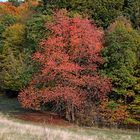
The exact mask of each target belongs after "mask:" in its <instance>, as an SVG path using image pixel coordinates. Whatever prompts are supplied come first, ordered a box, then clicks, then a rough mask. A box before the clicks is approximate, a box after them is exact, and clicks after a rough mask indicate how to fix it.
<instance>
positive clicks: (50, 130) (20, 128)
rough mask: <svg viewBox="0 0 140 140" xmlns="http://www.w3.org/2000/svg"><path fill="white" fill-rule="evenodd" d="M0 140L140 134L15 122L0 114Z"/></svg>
mask: <svg viewBox="0 0 140 140" xmlns="http://www.w3.org/2000/svg"><path fill="white" fill-rule="evenodd" d="M0 140H140V134H138V133H135V134H134V133H133V134H131V133H129V134H121V133H115V132H113V131H111V132H109V131H105V130H86V129H80V128H73V129H64V128H58V127H56V128H54V127H49V126H45V125H44V126H42V125H35V124H27V123H25V122H16V121H15V120H11V119H8V118H7V117H5V116H3V115H2V114H0Z"/></svg>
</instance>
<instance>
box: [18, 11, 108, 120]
mask: <svg viewBox="0 0 140 140" xmlns="http://www.w3.org/2000/svg"><path fill="white" fill-rule="evenodd" d="M46 27H47V28H48V29H49V30H50V32H51V33H50V36H49V37H48V38H47V39H44V40H42V41H41V42H40V49H39V50H38V51H37V52H35V53H34V54H33V59H34V60H36V61H38V62H39V63H40V71H39V72H38V73H37V74H35V76H34V77H33V80H32V81H31V82H30V84H29V86H28V87H27V88H25V89H23V91H21V93H20V95H19V101H20V103H21V104H22V106H23V107H25V108H32V109H41V105H43V104H46V103H50V102H51V103H52V104H53V106H54V107H55V109H58V108H59V109H60V110H61V113H63V114H64V115H65V117H66V119H68V120H69V121H74V120H75V112H76V111H77V109H80V108H81V107H82V105H84V104H85V103H88V102H95V101H96V100H99V99H102V98H103V97H104V96H106V93H107V92H109V91H110V88H111V86H110V82H109V80H108V78H105V77H100V76H99V75H98V73H97V66H98V64H102V62H103V61H102V58H101V57H100V55H99V53H100V50H101V48H102V41H101V40H102V35H103V33H102V31H100V30H98V29H97V28H96V26H95V25H93V24H91V23H90V21H89V20H88V19H81V18H80V17H79V16H76V17H74V18H70V17H69V16H68V13H67V12H66V11H64V10H61V11H57V12H56V13H54V15H53V22H52V23H46Z"/></svg>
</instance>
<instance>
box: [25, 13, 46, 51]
mask: <svg viewBox="0 0 140 140" xmlns="http://www.w3.org/2000/svg"><path fill="white" fill-rule="evenodd" d="M45 19H46V18H45V16H43V15H36V16H34V17H32V18H31V19H30V20H29V21H27V23H26V34H27V38H26V43H27V46H28V49H30V50H31V51H34V50H35V49H36V48H37V45H38V42H39V40H40V39H42V38H43V37H44V32H45V27H44V23H45Z"/></svg>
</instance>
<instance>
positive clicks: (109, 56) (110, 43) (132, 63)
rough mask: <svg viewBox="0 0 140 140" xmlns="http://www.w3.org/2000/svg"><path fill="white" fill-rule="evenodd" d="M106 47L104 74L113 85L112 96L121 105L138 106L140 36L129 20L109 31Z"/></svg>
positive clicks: (115, 24)
mask: <svg viewBox="0 0 140 140" xmlns="http://www.w3.org/2000/svg"><path fill="white" fill-rule="evenodd" d="M104 45H105V48H104V49H103V51H102V55H103V57H104V58H105V61H106V62H105V64H104V71H103V72H105V73H106V74H107V75H108V76H109V77H110V78H111V81H112V84H113V90H112V94H111V95H110V96H111V97H112V98H113V99H115V100H117V102H119V103H124V104H130V103H131V102H133V104H135V105H136V104H137V102H138V99H139V97H138V95H136V94H138V93H137V92H138V91H136V87H138V82H139V76H138V73H139V67H138V65H139V62H140V59H139V50H140V35H139V34H138V32H137V31H135V30H134V29H133V28H132V27H131V25H130V23H129V22H128V21H127V20H125V19H123V18H120V19H118V20H116V21H115V22H114V23H113V24H111V25H110V27H109V29H108V30H107V32H106V35H105V44H104ZM136 85H137V86H136ZM137 90H139V89H138V88H137ZM131 107H132V106H131ZM132 108H133V107H132ZM133 109H134V108H133ZM137 109H138V108H137ZM137 111H138V110H137ZM134 112H135V111H134ZM135 113H136V112H135Z"/></svg>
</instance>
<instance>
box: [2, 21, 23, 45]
mask: <svg viewBox="0 0 140 140" xmlns="http://www.w3.org/2000/svg"><path fill="white" fill-rule="evenodd" d="M24 34H25V26H24V25H22V24H19V23H16V24H14V25H11V26H9V27H8V28H7V29H6V30H5V32H4V33H3V34H2V37H3V38H5V41H4V42H5V43H8V44H13V45H20V44H22V43H23V41H24V37H25V36H24Z"/></svg>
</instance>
